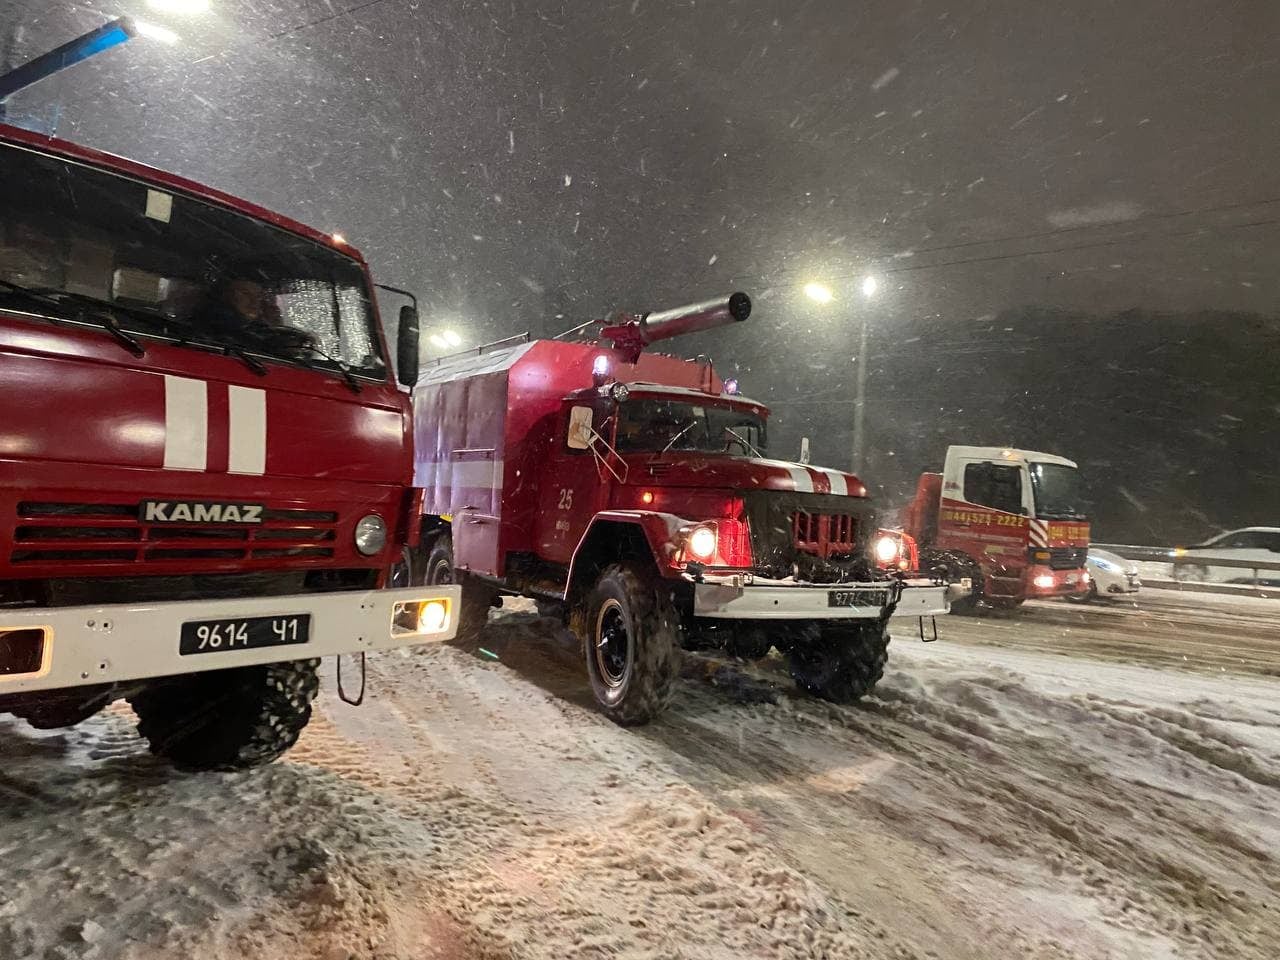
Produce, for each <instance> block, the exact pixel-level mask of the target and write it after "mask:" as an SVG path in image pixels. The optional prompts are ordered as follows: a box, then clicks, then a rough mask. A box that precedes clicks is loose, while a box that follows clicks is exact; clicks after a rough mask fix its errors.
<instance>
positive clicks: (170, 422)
mask: <svg viewBox="0 0 1280 960" xmlns="http://www.w3.org/2000/svg"><path fill="white" fill-rule="evenodd" d="M208 458H209V385H208V384H207V383H205V382H204V381H203V380H192V379H191V378H189V377H174V376H170V375H169V374H165V377H164V467H165V469H166V470H206V469H208Z"/></svg>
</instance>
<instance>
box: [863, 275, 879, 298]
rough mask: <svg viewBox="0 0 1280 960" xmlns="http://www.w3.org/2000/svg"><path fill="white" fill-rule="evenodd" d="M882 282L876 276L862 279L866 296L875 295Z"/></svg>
mask: <svg viewBox="0 0 1280 960" xmlns="http://www.w3.org/2000/svg"><path fill="white" fill-rule="evenodd" d="M879 287H880V282H879V281H878V280H876V278H875V277H863V279H862V295H863V296H864V297H874V296H875V295H876V290H877V289H879Z"/></svg>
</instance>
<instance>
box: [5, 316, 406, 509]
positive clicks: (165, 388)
mask: <svg viewBox="0 0 1280 960" xmlns="http://www.w3.org/2000/svg"><path fill="white" fill-rule="evenodd" d="M143 343H144V345H145V347H146V350H147V352H146V355H145V356H143V357H138V358H135V357H133V356H132V355H130V354H129V353H128V352H127V351H126V350H125V349H124V348H123V347H122V346H121V345H119V344H117V343H116V342H115V341H113V340H112V339H111V338H110V337H109V335H108V334H107V333H106V332H105V331H102V330H99V329H97V328H93V327H79V326H73V325H71V324H59V325H57V326H55V325H53V324H51V323H48V322H47V321H41V320H35V319H23V318H21V317H20V316H10V315H4V317H3V323H2V324H0V365H2V366H3V369H4V376H3V377H0V410H3V411H4V414H5V416H4V421H5V422H4V425H3V428H0V460H10V461H36V462H42V463H63V464H66V465H67V466H68V468H69V469H71V468H72V467H73V465H74V466H75V467H76V468H83V469H92V468H94V467H120V468H128V469H134V470H140V471H164V472H173V473H174V474H175V475H176V476H174V477H171V478H169V479H168V481H167V484H166V485H168V486H174V487H177V488H181V486H182V480H181V475H182V474H190V473H201V474H215V475H222V476H223V477H224V478H225V481H226V486H227V488H228V492H231V491H232V490H233V489H234V487H235V486H236V485H237V482H238V478H254V479H256V480H259V481H265V480H267V479H268V478H278V479H280V480H282V481H287V480H291V479H294V478H308V479H325V480H334V481H352V482H359V483H375V484H393V483H403V482H405V481H406V480H407V477H408V475H409V472H410V453H409V434H408V431H407V423H408V415H407V412H408V408H407V402H406V401H405V399H403V397H402V395H401V394H400V393H399V392H398V391H397V390H396V389H395V388H394V387H393V386H392V385H390V384H388V383H376V382H364V383H362V384H361V387H362V389H361V392H360V393H358V394H357V393H354V392H353V391H352V390H351V388H350V387H349V386H348V385H347V384H346V383H345V382H344V381H343V380H342V378H341V377H340V376H338V375H336V374H333V373H330V372H328V371H317V370H311V369H306V368H300V367H293V366H286V365H282V364H276V363H270V362H268V363H266V367H267V373H266V375H264V376H259V375H257V374H255V373H254V372H253V371H252V370H250V369H249V368H248V366H247V365H246V364H245V363H244V362H243V361H241V360H239V359H236V358H233V357H226V356H222V355H220V354H217V353H210V352H207V351H202V350H196V349H192V348H187V347H178V346H174V345H171V344H167V343H164V342H162V341H152V340H144V341H143Z"/></svg>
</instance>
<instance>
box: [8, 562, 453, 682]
mask: <svg viewBox="0 0 1280 960" xmlns="http://www.w3.org/2000/svg"><path fill="white" fill-rule="evenodd" d="M460 596H461V589H460V588H459V587H456V586H435V587H406V588H404V589H399V590H368V591H344V592H337V593H306V594H295V595H293V596H285V597H255V598H249V599H237V600H187V601H182V602H179V603H151V604H111V605H106V606H92V607H88V606H86V607H41V608H38V609H23V610H4V611H0V645H3V644H5V643H6V642H9V643H10V644H13V645H15V649H16V644H18V643H19V642H21V643H23V644H24V645H30V644H31V643H32V642H33V641H32V636H33V634H32V631H40V632H41V636H42V640H41V641H40V649H39V656H38V657H37V658H35V660H36V662H32V663H31V664H30V666H28V667H27V668H26V669H27V670H28V672H25V673H16V672H10V673H7V674H6V673H3V672H0V698H3V697H4V696H6V695H8V694H17V693H24V694H25V693H34V692H39V691H42V690H60V689H65V688H68V687H79V686H86V685H90V684H113V683H121V682H125V681H132V680H142V679H147V678H150V677H166V676H172V675H176V674H186V673H198V672H201V671H204V670H222V669H225V668H228V667H244V666H250V665H253V664H263V663H279V662H281V661H285V660H306V659H310V658H312V657H326V656H332V655H334V654H341V653H365V652H369V651H373V650H389V649H393V648H395V647H404V646H410V645H413V644H419V643H431V642H437V641H442V640H449V639H452V638H453V637H454V636H455V635H456V634H457V632H458V622H457V621H458V612H459V610H460V609H461V603H460ZM430 600H445V601H447V603H448V614H447V616H446V617H445V621H444V623H443V625H442V626H441V627H440V628H439V629H437V630H432V631H429V632H428V631H425V630H417V629H414V628H413V627H412V626H408V627H406V624H407V623H409V621H411V620H412V619H413V618H412V616H410V617H409V618H408V620H406V618H405V617H404V616H403V614H401V615H400V618H399V619H395V618H396V617H397V612H398V611H397V607H398V606H401V607H402V605H404V604H415V603H420V602H424V601H430ZM411 609H412V608H411ZM301 614H310V615H311V621H310V623H311V634H310V639H309V640H308V641H307V642H306V643H297V644H289V645H280V646H268V647H257V648H253V649H245V650H220V651H217V652H212V653H208V652H207V653H194V654H187V655H185V656H184V655H182V654H180V653H179V650H178V643H179V636H180V634H181V630H182V625H183V624H184V623H189V622H191V621H205V620H236V619H238V618H244V617H293V616H296V615H301ZM393 620H394V622H393ZM16 631H22V633H21V634H19V633H17V632H16ZM6 637H8V641H6ZM25 649H26V648H25V647H24V651H25ZM5 654H6V651H5V650H4V648H3V646H0V669H2V668H3V664H5V663H11V664H12V663H15V662H17V661H19V660H23V659H30V658H29V657H27V656H26V655H25V653H24V655H23V656H21V657H20V656H17V655H16V654H15V655H13V656H6V655H5ZM37 663H38V666H37ZM32 667H36V669H32Z"/></svg>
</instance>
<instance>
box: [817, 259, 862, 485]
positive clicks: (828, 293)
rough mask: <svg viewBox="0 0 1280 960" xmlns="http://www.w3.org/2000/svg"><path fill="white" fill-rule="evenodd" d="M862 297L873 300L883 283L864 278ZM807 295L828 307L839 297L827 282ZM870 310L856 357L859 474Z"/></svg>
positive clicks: (855, 463) (856, 464)
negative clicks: (828, 304)
mask: <svg viewBox="0 0 1280 960" xmlns="http://www.w3.org/2000/svg"><path fill="white" fill-rule="evenodd" d="M859 287H860V289H861V290H862V296H863V297H864V298H866V299H867V300H870V299H871V298H872V297H874V296H875V295H876V291H878V290H879V289H880V281H879V280H878V279H876V278H875V277H874V276H872V275H871V274H868V275H867V276H865V277H863V278H862V282H861V283H860V284H859ZM804 295H805V296H806V297H808V298H809V299H810V300H812V301H814V302H815V303H822V304H827V303H831V302H832V301H833V300H835V298H836V295H835V293H834V292H833V291H832V289H831V288H830V287H829V286H827V285H826V284H825V283H819V282H817V281H812V282H810V283H806V284H805V285H804ZM867 333H868V318H867V310H866V309H862V310H859V311H858V354H857V356H856V357H854V363H855V364H857V370H856V372H855V378H854V379H855V387H854V405H853V444H852V448H853V449H852V453H853V467H852V469H853V471H854V472H855V473H856V472H857V471H858V468H859V467H860V466H862V432H863V430H862V423H863V409H862V408H863V407H864V406H865V405H866V399H867Z"/></svg>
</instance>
